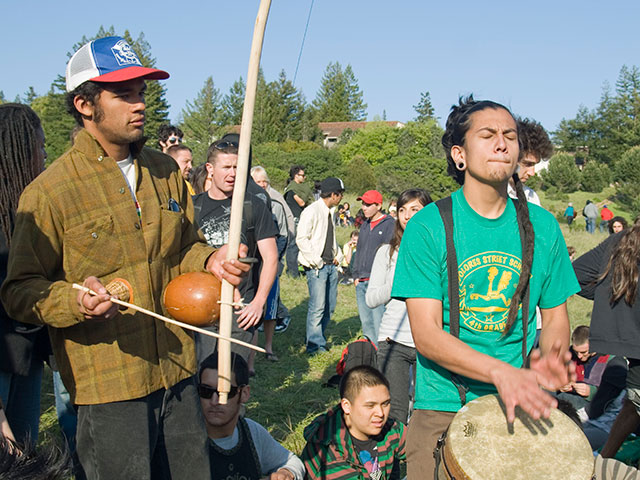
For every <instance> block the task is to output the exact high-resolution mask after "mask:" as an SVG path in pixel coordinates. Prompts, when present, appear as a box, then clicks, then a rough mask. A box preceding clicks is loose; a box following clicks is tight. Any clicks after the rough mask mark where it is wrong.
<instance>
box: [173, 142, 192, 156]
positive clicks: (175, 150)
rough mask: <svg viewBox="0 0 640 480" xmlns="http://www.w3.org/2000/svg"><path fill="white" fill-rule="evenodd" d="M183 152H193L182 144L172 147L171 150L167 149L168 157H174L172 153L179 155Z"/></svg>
mask: <svg viewBox="0 0 640 480" xmlns="http://www.w3.org/2000/svg"><path fill="white" fill-rule="evenodd" d="M183 150H186V151H187V152H193V151H192V150H191V149H190V148H189V147H187V146H186V145H182V144H180V145H171V146H170V147H169V148H167V155H169V156H173V155H171V154H172V153H178V152H181V151H183Z"/></svg>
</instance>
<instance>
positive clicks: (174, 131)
mask: <svg viewBox="0 0 640 480" xmlns="http://www.w3.org/2000/svg"><path fill="white" fill-rule="evenodd" d="M171 135H175V136H176V137H180V138H182V137H184V133H182V130H180V129H179V128H178V127H176V126H174V125H169V124H168V123H164V124H162V125H160V126H159V127H158V145H160V142H163V143H166V141H167V140H169V137H170V136H171Z"/></svg>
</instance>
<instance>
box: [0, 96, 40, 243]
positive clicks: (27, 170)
mask: <svg viewBox="0 0 640 480" xmlns="http://www.w3.org/2000/svg"><path fill="white" fill-rule="evenodd" d="M41 128H42V126H41V124H40V119H39V118H38V115H36V113H35V112H34V111H33V110H31V108H29V107H28V106H26V105H22V104H18V103H5V104H2V105H0V205H2V210H1V211H0V213H1V214H0V230H1V232H0V233H2V234H3V235H4V236H5V238H6V240H7V245H9V244H10V242H11V232H12V230H13V224H14V217H15V214H16V210H17V209H18V200H19V199H20V194H21V193H22V190H24V188H25V187H26V186H27V185H28V184H29V183H31V181H32V180H33V179H34V178H35V177H36V176H37V175H38V174H39V173H40V172H41V171H42V167H43V165H41V164H39V163H40V162H38V161H34V160H35V159H36V158H37V155H36V151H37V148H38V142H39V141H40V140H39V139H38V136H37V135H38V130H40V129H41Z"/></svg>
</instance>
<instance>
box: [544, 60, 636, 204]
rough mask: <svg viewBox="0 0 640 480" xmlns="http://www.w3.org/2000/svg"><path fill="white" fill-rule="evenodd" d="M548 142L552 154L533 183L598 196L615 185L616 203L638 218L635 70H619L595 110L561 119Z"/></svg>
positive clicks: (583, 111)
mask: <svg viewBox="0 0 640 480" xmlns="http://www.w3.org/2000/svg"><path fill="white" fill-rule="evenodd" d="M553 140H554V144H555V145H556V151H557V153H556V155H554V156H553V157H552V158H551V161H550V163H549V169H548V170H546V171H544V172H542V175H541V176H540V177H539V178H538V179H536V180H534V184H535V185H536V186H538V187H539V188H542V189H546V190H550V191H551V193H555V192H559V193H571V192H575V191H577V190H583V191H588V192H600V191H602V189H603V188H604V187H606V186H609V185H610V184H613V185H614V186H615V196H616V198H615V200H616V201H617V202H618V203H620V204H621V205H623V206H624V207H625V208H626V209H628V210H629V211H630V212H632V214H633V215H637V214H640V69H638V67H636V66H632V67H628V66H626V65H623V66H622V68H621V69H620V72H619V74H618V79H617V81H616V84H615V88H614V89H611V87H610V85H609V84H608V83H605V84H604V86H603V88H602V94H601V96H600V101H599V103H598V105H597V106H596V107H595V108H593V109H591V110H590V109H588V108H587V107H585V106H581V107H580V109H579V110H578V113H577V114H576V116H575V117H574V118H570V119H563V120H562V121H561V122H560V124H559V125H558V128H557V129H556V131H555V132H553Z"/></svg>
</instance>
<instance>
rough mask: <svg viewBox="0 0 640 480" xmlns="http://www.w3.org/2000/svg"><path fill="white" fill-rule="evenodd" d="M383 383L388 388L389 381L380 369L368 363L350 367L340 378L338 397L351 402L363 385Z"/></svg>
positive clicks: (373, 385) (370, 385)
mask: <svg viewBox="0 0 640 480" xmlns="http://www.w3.org/2000/svg"><path fill="white" fill-rule="evenodd" d="M378 385H384V386H385V387H387V388H389V381H388V380H387V378H386V377H385V376H384V375H383V374H382V372H380V370H378V369H376V368H373V367H371V366H369V365H359V366H357V367H353V368H350V369H349V370H347V371H346V373H345V374H344V375H343V376H342V379H341V380H340V398H346V399H347V400H349V401H350V402H353V401H354V400H355V398H356V397H357V396H358V394H359V393H360V390H362V388H363V387H376V386H378Z"/></svg>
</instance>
